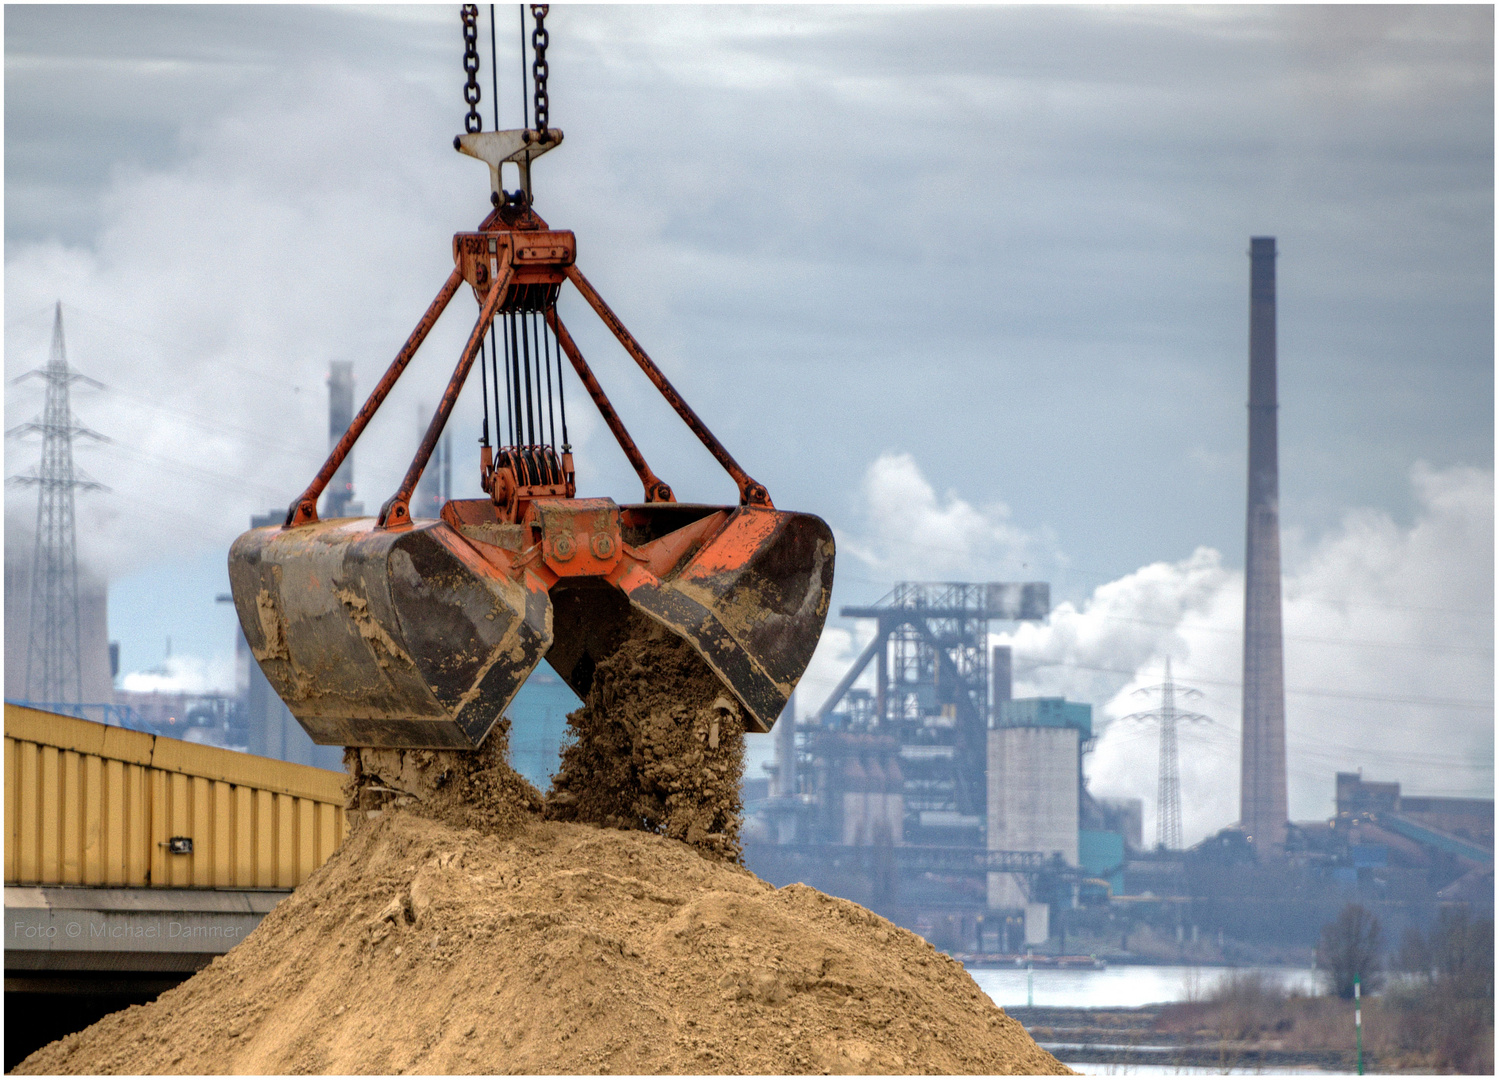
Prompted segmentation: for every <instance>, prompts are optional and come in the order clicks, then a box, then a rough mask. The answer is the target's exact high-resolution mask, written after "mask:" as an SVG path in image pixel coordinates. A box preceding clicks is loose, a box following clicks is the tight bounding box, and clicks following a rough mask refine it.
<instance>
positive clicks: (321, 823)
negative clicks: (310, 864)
mask: <svg viewBox="0 0 1499 1080" xmlns="http://www.w3.org/2000/svg"><path fill="white" fill-rule="evenodd" d="M316 813H317V854H316V855H315V856H314V858H315V859H316V862H317V865H318V866H322V865H323V863H325V862H327V861H328V856H329V855H332V854H333V849H334V848H336V847H337V846H338V841H339V828H338V813H339V810H338V808H337V807H335V806H330V805H329V804H328V803H318V804H317V810H316Z"/></svg>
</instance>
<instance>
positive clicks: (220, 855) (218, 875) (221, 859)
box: [212, 780, 234, 888]
mask: <svg viewBox="0 0 1499 1080" xmlns="http://www.w3.org/2000/svg"><path fill="white" fill-rule="evenodd" d="M232 790H233V789H232V788H231V787H230V785H228V784H225V783H223V782H222V781H218V780H215V781H213V792H212V794H213V884H214V885H216V886H218V887H219V888H227V887H228V886H230V885H233V884H234V842H233V839H232V838H233V836H234V802H233V799H232V797H231V794H230V793H231V791H232Z"/></svg>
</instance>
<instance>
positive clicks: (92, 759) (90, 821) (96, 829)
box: [82, 754, 104, 885]
mask: <svg viewBox="0 0 1499 1080" xmlns="http://www.w3.org/2000/svg"><path fill="white" fill-rule="evenodd" d="M82 771H83V880H84V881H86V882H88V883H89V884H90V885H97V884H98V883H99V882H101V881H103V880H104V836H103V833H104V759H103V758H101V757H99V756H98V755H96V754H90V755H88V756H87V757H86V758H84V759H83V769H82Z"/></svg>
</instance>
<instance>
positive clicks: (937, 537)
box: [838, 452, 1060, 581]
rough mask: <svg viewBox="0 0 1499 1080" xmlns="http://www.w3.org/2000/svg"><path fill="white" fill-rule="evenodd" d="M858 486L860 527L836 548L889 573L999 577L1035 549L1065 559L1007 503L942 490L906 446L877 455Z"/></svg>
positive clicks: (909, 577) (918, 577)
mask: <svg viewBox="0 0 1499 1080" xmlns="http://www.w3.org/2000/svg"><path fill="white" fill-rule="evenodd" d="M860 494H861V496H862V506H861V509H862V525H861V528H860V531H859V532H858V533H857V534H856V535H852V536H849V535H840V536H839V537H838V543H839V551H840V553H842V554H845V555H852V556H853V557H854V558H856V559H858V560H859V561H860V562H862V563H863V564H864V565H865V567H867V568H868V569H869V570H871V571H875V572H877V573H879V574H880V575H881V576H882V577H887V578H889V579H891V580H902V581H940V580H944V579H947V578H949V577H951V576H952V575H953V574H954V573H957V572H959V571H961V572H963V573H964V574H967V575H968V576H970V577H972V578H974V580H988V578H989V577H993V578H995V579H996V580H997V579H998V578H999V577H1001V576H1006V577H1014V576H1015V575H1016V574H1017V573H1019V572H1020V571H1021V570H1023V569H1024V568H1026V567H1027V562H1028V560H1030V559H1032V558H1033V557H1035V555H1036V554H1037V553H1038V552H1042V551H1045V552H1046V553H1047V558H1048V559H1049V560H1052V561H1057V560H1059V559H1060V556H1058V555H1057V554H1056V553H1055V552H1054V551H1052V550H1051V547H1052V544H1051V539H1050V537H1049V536H1048V535H1047V534H1045V533H1042V532H1037V533H1032V532H1027V531H1026V530H1024V529H1021V528H1019V527H1018V526H1016V525H1015V524H1014V523H1013V522H1012V521H1011V520H1010V508H1009V507H1008V506H1006V505H1004V504H1003V503H998V502H996V503H992V504H990V505H988V506H984V507H977V506H974V505H973V504H971V503H969V502H967V501H966V500H964V499H963V498H961V497H960V496H959V495H958V494H957V493H956V492H954V491H949V492H947V493H946V494H945V495H940V496H939V495H938V494H937V491H936V489H935V488H933V487H932V485H931V483H930V481H928V480H927V478H926V477H925V476H924V475H923V474H922V471H921V467H920V466H919V465H917V463H916V459H915V458H914V457H913V456H912V455H910V454H908V453H892V452H887V453H883V454H881V455H880V456H879V457H878V458H876V459H875V461H874V463H873V464H871V465H870V466H869V468H868V469H867V470H866V471H865V473H864V479H863V482H862V484H861V487H860ZM986 575H987V576H986Z"/></svg>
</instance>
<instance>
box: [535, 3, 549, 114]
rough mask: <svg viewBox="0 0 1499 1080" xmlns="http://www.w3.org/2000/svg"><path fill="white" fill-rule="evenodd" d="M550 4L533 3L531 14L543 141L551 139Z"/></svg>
mask: <svg viewBox="0 0 1499 1080" xmlns="http://www.w3.org/2000/svg"><path fill="white" fill-rule="evenodd" d="M548 7H550V5H549V4H532V5H531V14H532V16H534V17H535V19H536V29H535V30H532V31H531V51H532V53H533V54H534V55H535V59H534V60H532V61H531V83H532V85H533V86H534V87H535V88H536V94H535V99H536V109H535V113H536V130H537V131H539V132H540V133H541V141H542V142H543V143H545V142H547V141H549V136H548V135H547V126H548V124H547V120H548V117H547V112H548V106H549V104H550V103H549V102H548V100H547V74H548V67H547V45H548V43H549V42H550V41H551V35H549V34H548V33H547V28H546V17H547V8H548Z"/></svg>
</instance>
